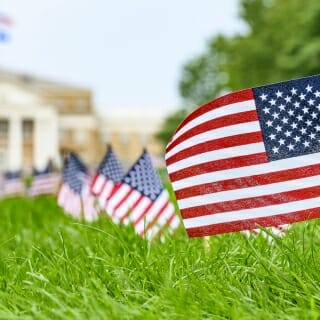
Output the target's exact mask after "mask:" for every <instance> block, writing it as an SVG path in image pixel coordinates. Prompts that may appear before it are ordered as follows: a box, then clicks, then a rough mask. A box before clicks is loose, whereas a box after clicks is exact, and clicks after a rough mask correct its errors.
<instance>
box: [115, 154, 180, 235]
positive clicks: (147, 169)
mask: <svg viewBox="0 0 320 320" xmlns="http://www.w3.org/2000/svg"><path fill="white" fill-rule="evenodd" d="M109 207H110V212H111V215H112V216H113V218H114V219H118V220H120V221H121V222H123V223H124V224H127V223H129V222H131V223H133V225H134V228H135V230H136V232H137V233H138V234H139V235H141V236H144V235H145V236H146V237H147V238H148V239H152V238H154V237H155V236H157V235H160V234H162V233H163V232H164V231H165V230H168V231H169V232H172V231H173V230H174V229H176V228H177V227H178V226H179V223H180V222H179V218H178V217H177V215H176V213H175V208H174V206H173V205H172V203H171V202H170V200H169V195H168V192H167V190H165V189H164V188H163V186H162V183H161V181H160V178H159V176H158V174H157V173H156V171H155V169H154V168H153V166H152V162H151V159H150V156H149V154H148V153H147V151H144V152H143V153H142V155H141V156H140V158H139V159H138V160H137V162H136V163H135V164H134V165H133V166H132V167H131V169H130V170H129V171H128V173H127V174H126V175H125V176H124V178H123V179H122V181H121V182H120V183H119V184H117V185H116V186H115V188H114V190H113V192H112V194H111V197H110V199H109Z"/></svg>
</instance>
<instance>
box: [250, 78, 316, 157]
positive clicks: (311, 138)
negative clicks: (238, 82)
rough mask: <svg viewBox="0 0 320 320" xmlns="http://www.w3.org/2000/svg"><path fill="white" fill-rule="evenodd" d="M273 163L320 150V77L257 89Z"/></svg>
mask: <svg viewBox="0 0 320 320" xmlns="http://www.w3.org/2000/svg"><path fill="white" fill-rule="evenodd" d="M253 92H254V97H255V103H256V107H257V112H258V116H259V121H260V126H261V130H262V135H263V139H264V144H265V148H266V151H267V155H268V159H269V160H270V161H273V160H280V159H285V158H291V157H296V156H301V155H305V154H310V153H315V152H319V151H320V76H312V77H307V78H302V79H297V80H292V81H286V82H282V83H279V84H273V85H268V86H262V87H257V88H253Z"/></svg>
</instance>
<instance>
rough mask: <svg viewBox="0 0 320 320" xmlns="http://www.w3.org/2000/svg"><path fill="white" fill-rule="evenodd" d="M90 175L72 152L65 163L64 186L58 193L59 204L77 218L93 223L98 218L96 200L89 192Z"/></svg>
mask: <svg viewBox="0 0 320 320" xmlns="http://www.w3.org/2000/svg"><path fill="white" fill-rule="evenodd" d="M89 182H90V175H89V172H88V170H87V168H86V167H85V165H84V164H83V163H82V161H81V160H80V159H79V157H78V156H77V155H76V154H75V153H73V152H71V153H70V155H69V157H68V158H67V160H66V161H65V165H64V170H63V178H62V185H61V187H60V190H59V193H58V204H59V205H60V206H61V207H63V208H64V210H65V211H66V212H67V213H69V214H71V215H72V216H74V217H76V218H81V217H82V215H83V217H84V219H85V220H87V221H92V220H95V219H96V218H97V217H98V213H97V210H96V208H95V207H94V198H93V196H92V195H91V194H90V190H89Z"/></svg>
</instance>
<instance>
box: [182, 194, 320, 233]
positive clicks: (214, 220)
mask: <svg viewBox="0 0 320 320" xmlns="http://www.w3.org/2000/svg"><path fill="white" fill-rule="evenodd" d="M318 207H320V197H316V198H312V199H306V200H300V201H292V202H288V203H282V204H278V205H272V206H267V207H261V208H252V209H245V210H238V211H230V212H224V213H216V214H211V215H206V216H202V217H196V218H189V219H184V225H185V227H186V228H187V229H189V228H197V227H204V226H209V225H214V224H219V223H226V222H232V221H238V220H247V219H257V218H263V217H271V216H274V215H279V214H289V213H291V212H296V211H302V210H309V209H313V208H318Z"/></svg>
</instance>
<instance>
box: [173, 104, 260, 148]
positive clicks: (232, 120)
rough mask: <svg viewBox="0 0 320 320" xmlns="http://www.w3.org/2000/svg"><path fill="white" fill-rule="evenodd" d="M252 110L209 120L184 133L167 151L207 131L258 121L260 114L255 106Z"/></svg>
mask: <svg viewBox="0 0 320 320" xmlns="http://www.w3.org/2000/svg"><path fill="white" fill-rule="evenodd" d="M250 109H252V110H249V111H244V112H239V111H238V112H237V113H235V114H232V115H223V116H220V117H219V118H217V119H209V120H207V121H206V122H203V123H201V124H199V125H197V126H195V127H193V128H191V129H190V130H188V131H186V132H184V133H183V134H181V135H180V136H179V137H176V139H175V140H174V141H173V142H172V143H171V144H170V146H169V147H168V149H167V150H168V151H170V150H172V149H173V148H174V147H175V146H177V145H179V144H180V143H181V142H183V141H185V140H187V139H190V138H191V137H193V136H196V135H199V134H201V133H204V132H207V131H213V130H216V129H219V128H223V127H226V126H234V125H237V124H240V123H245V122H251V121H257V120H258V114H257V111H256V110H255V107H254V104H252V106H250Z"/></svg>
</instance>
